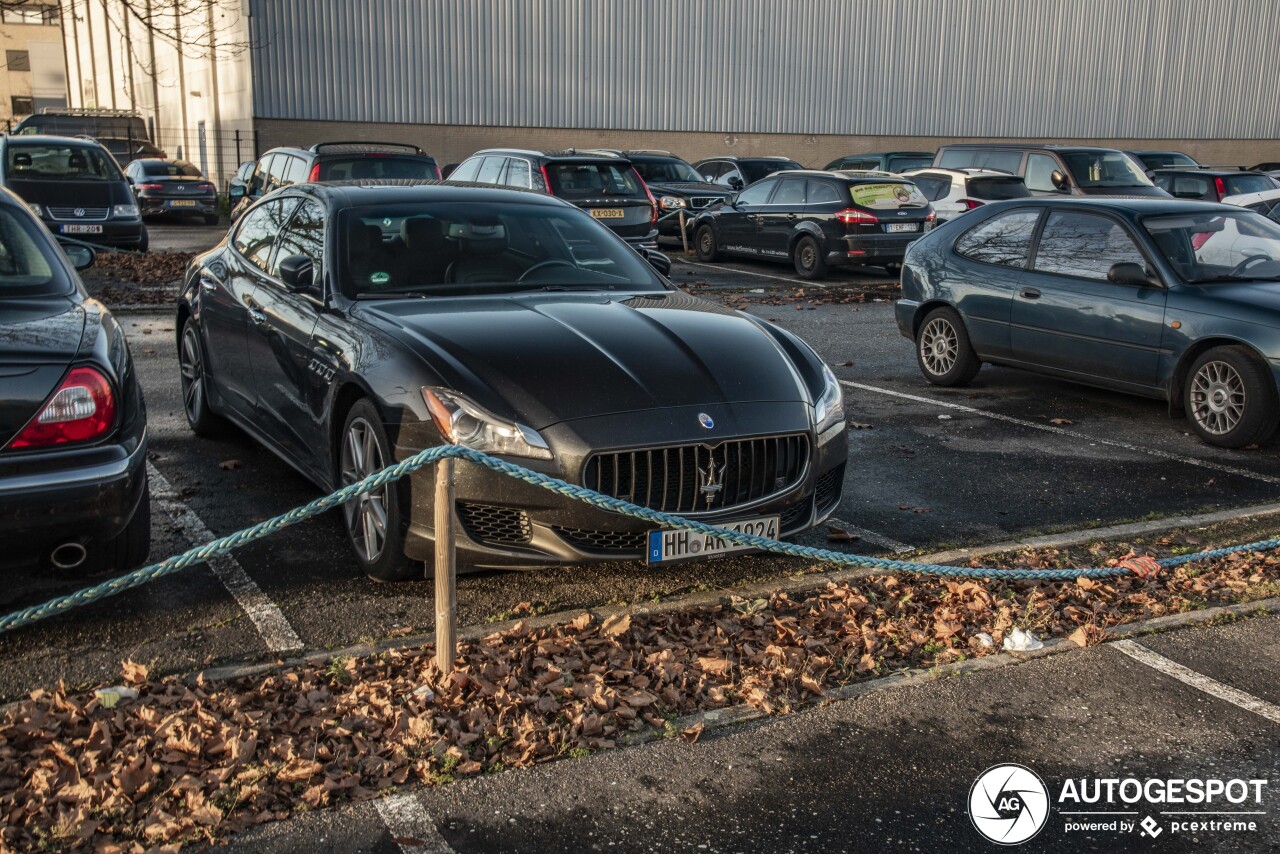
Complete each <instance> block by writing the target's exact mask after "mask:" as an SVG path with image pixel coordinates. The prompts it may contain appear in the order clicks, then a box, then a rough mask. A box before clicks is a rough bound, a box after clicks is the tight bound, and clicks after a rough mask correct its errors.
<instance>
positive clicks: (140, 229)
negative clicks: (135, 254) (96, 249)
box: [43, 219, 147, 249]
mask: <svg viewBox="0 0 1280 854" xmlns="http://www.w3.org/2000/svg"><path fill="white" fill-rule="evenodd" d="M43 222H44V224H45V227H46V228H48V229H49V231H50V232H51V233H52V234H53V235H54V236H55V237H68V238H71V239H73V240H80V241H83V242H85V243H90V244H94V245H98V246H112V247H117V248H120V249H136V248H138V247H139V246H141V245H142V244H143V243H144V242H146V234H147V230H146V226H145V225H143V223H142V220H141V219H135V220H127V219H126V220H105V221H102V222H89V223H78V222H66V221H63V220H49V219H46V220H43ZM83 225H89V226H95V225H97V226H102V231H100V232H96V233H85V232H72V231H67V230H66V229H68V228H72V227H74V226H83Z"/></svg>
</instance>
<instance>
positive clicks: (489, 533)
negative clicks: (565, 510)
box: [458, 501, 533, 546]
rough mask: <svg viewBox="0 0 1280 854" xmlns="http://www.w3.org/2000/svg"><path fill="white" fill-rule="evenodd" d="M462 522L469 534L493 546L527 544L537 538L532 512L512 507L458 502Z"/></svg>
mask: <svg viewBox="0 0 1280 854" xmlns="http://www.w3.org/2000/svg"><path fill="white" fill-rule="evenodd" d="M458 521H459V522H461V523H462V528H463V530H464V531H466V532H467V536H468V537H470V538H471V539H473V540H475V541H476V542H477V543H484V544H486V545H493V546H523V545H527V544H528V543H529V541H530V540H531V539H533V528H532V527H531V526H530V525H529V514H527V513H525V512H524V511H523V510H515V509H512V508H510V507H493V506H490V505H488V504H472V503H470V502H468V501H459V502H458Z"/></svg>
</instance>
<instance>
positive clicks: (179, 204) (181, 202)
mask: <svg viewBox="0 0 1280 854" xmlns="http://www.w3.org/2000/svg"><path fill="white" fill-rule="evenodd" d="M169 204H170V205H172V206H173V207H175V208H194V207H195V206H196V203H195V199H174V200H173V201H171V202H169Z"/></svg>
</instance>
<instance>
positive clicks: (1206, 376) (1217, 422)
mask: <svg viewBox="0 0 1280 854" xmlns="http://www.w3.org/2000/svg"><path fill="white" fill-rule="evenodd" d="M1246 403H1247V399H1246V395H1245V390H1244V379H1243V378H1242V377H1241V376H1240V373H1239V371H1237V370H1236V369H1235V368H1233V367H1232V366H1231V365H1229V364H1227V363H1226V362H1216V361H1215V362H1205V363H1204V364H1203V365H1201V366H1200V370H1198V371H1196V375H1195V376H1194V377H1192V379H1191V412H1192V415H1193V417H1194V418H1195V419H1196V423H1197V424H1199V425H1200V428H1201V429H1202V430H1204V431H1205V432H1206V433H1209V434H1211V435H1214V436H1222V435H1225V434H1227V433H1230V432H1231V431H1232V430H1234V429H1235V427H1236V425H1237V424H1239V423H1240V419H1241V418H1242V417H1243V416H1244V408H1245V404H1246Z"/></svg>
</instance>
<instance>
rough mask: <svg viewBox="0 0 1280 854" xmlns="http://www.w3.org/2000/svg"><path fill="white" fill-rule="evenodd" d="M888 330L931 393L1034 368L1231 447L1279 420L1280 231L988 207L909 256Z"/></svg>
mask: <svg viewBox="0 0 1280 854" xmlns="http://www.w3.org/2000/svg"><path fill="white" fill-rule="evenodd" d="M897 321H898V327H899V329H900V330H901V331H902V334H903V335H905V336H907V337H909V338H912V339H913V340H914V341H915V342H916V357H917V361H918V363H919V366H920V370H921V372H922V373H923V374H924V377H925V379H926V380H928V381H929V382H931V383H935V384H938V385H951V386H954V385H963V384H966V383H968V382H969V381H970V380H972V379H973V378H974V377H975V376H976V375H977V373H978V370H979V368H980V367H981V366H982V364H983V363H984V362H989V363H991V364H998V365H1009V366H1014V367H1021V368H1028V369H1031V370H1034V371H1038V372H1041V373H1045V374H1050V375H1053V376H1056V377H1061V378H1063V379H1068V380H1074V381H1076V382H1082V383H1087V384H1090V385H1096V386H1101V387H1104V388H1111V389H1117V390H1120V391H1126V392H1131V393H1133V394H1139V395H1143V396H1146V397H1154V398H1159V399H1163V400H1167V401H1169V404H1170V409H1171V411H1174V412H1182V413H1185V414H1186V415H1187V417H1188V418H1189V420H1190V422H1191V426H1192V428H1193V429H1194V430H1195V431H1196V433H1197V434H1198V435H1199V436H1200V437H1201V438H1202V439H1203V440H1204V441H1206V442H1208V443H1210V444H1213V445H1220V446H1223V447H1232V448H1238V447H1243V446H1247V445H1252V444H1257V443H1261V442H1264V441H1266V440H1268V439H1269V438H1271V436H1272V435H1273V434H1274V433H1275V431H1276V426H1277V418H1280V403H1278V402H1277V401H1278V395H1277V380H1278V379H1280V225H1277V224H1276V223H1274V222H1272V221H1270V220H1268V219H1266V218H1265V217H1263V216H1260V215H1259V214H1257V213H1254V212H1252V211H1248V210H1243V209H1241V208H1237V207H1229V206H1226V205H1217V204H1208V203H1198V202H1174V201H1159V200H1154V199H1153V200H1138V199H1114V200H1112V199H1102V198H1097V199H1054V200H1049V199H1043V200H1036V201H1030V200H1028V201H1026V202H1000V203H997V204H994V205H989V206H987V207H984V208H980V209H979V210H977V211H974V212H973V213H971V214H966V215H965V216H964V217H962V218H961V219H958V220H955V221H954V222H951V223H948V224H947V225H945V226H942V227H940V228H939V229H937V230H936V231H935V232H934V233H933V234H931V235H929V236H928V237H926V238H924V239H923V240H921V241H919V242H918V243H916V244H914V245H913V246H912V247H911V249H910V251H908V253H907V258H906V262H905V264H904V267H903V270H902V299H901V300H900V301H899V302H898V304H897Z"/></svg>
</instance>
